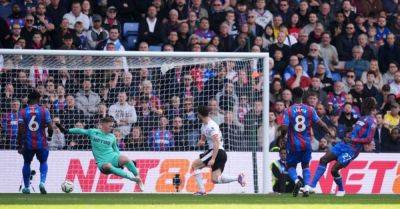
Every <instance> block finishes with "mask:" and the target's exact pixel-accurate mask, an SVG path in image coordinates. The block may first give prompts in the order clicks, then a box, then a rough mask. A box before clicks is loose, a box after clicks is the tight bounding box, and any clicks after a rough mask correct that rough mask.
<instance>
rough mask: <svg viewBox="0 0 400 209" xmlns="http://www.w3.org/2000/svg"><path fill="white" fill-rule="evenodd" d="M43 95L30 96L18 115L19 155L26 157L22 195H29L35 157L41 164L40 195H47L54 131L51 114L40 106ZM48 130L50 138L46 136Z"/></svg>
mask: <svg viewBox="0 0 400 209" xmlns="http://www.w3.org/2000/svg"><path fill="white" fill-rule="evenodd" d="M40 98H41V95H40V93H39V92H37V91H32V92H31V93H30V94H29V96H28V106H27V107H26V108H24V109H22V110H20V111H19V113H18V115H19V116H18V135H17V142H18V145H17V146H18V153H20V154H22V156H23V157H24V166H23V168H22V175H23V179H24V188H23V189H22V193H24V194H29V193H30V190H29V186H30V175H31V162H32V160H33V157H34V156H35V155H36V158H37V159H38V160H39V162H40V184H39V189H40V193H42V194H46V193H47V192H46V189H45V186H44V184H45V182H46V176H47V170H48V167H47V157H48V156H49V147H48V144H47V139H51V136H52V135H53V129H52V126H51V118H50V112H49V110H47V109H46V108H44V107H42V106H39V101H40ZM46 128H47V133H48V138H47V136H46Z"/></svg>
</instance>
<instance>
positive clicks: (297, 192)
mask: <svg viewBox="0 0 400 209" xmlns="http://www.w3.org/2000/svg"><path fill="white" fill-rule="evenodd" d="M301 187H303V183H301V181H299V180H297V181H296V184H295V185H294V188H293V193H292V194H293V197H297V195H299V191H300V188H301Z"/></svg>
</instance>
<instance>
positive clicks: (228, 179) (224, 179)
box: [217, 175, 238, 184]
mask: <svg viewBox="0 0 400 209" xmlns="http://www.w3.org/2000/svg"><path fill="white" fill-rule="evenodd" d="M237 180H238V177H233V176H223V175H220V176H219V177H218V181H217V184H226V183H231V182H234V181H237Z"/></svg>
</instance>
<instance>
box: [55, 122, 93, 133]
mask: <svg viewBox="0 0 400 209" xmlns="http://www.w3.org/2000/svg"><path fill="white" fill-rule="evenodd" d="M56 126H57V127H58V128H59V129H60V131H61V132H62V133H63V134H82V135H89V130H87V129H83V128H70V129H66V128H65V127H64V126H63V125H61V124H60V123H56Z"/></svg>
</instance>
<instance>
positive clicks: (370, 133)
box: [303, 97, 377, 196]
mask: <svg viewBox="0 0 400 209" xmlns="http://www.w3.org/2000/svg"><path fill="white" fill-rule="evenodd" d="M376 106H377V103H376V100H375V99H374V98H372V97H369V98H366V99H365V100H364V101H363V105H362V109H361V110H362V111H363V113H364V116H363V117H361V118H360V119H359V120H358V121H357V122H356V123H355V124H354V125H353V131H352V132H351V133H350V134H348V135H347V136H346V137H345V138H344V141H342V142H340V143H338V144H336V145H335V146H334V147H332V149H331V150H329V151H328V152H327V153H326V154H325V155H324V156H323V157H321V159H320V160H319V166H318V168H317V170H316V171H315V175H314V179H313V180H312V182H311V185H310V187H305V188H304V191H303V192H306V193H308V192H310V193H314V188H315V187H316V186H317V182H318V181H319V179H320V178H321V176H322V175H324V173H325V170H326V166H327V164H328V163H329V162H331V161H334V160H336V163H335V165H334V166H333V167H332V170H331V174H332V176H333V177H334V180H335V183H336V184H337V186H338V191H337V193H336V196H344V195H345V191H344V187H343V182H342V177H341V176H340V173H339V170H341V169H342V168H345V167H346V166H347V165H348V164H349V163H350V162H351V161H353V160H354V159H355V158H356V157H357V156H358V154H359V153H360V151H361V150H362V149H363V148H364V150H365V151H372V150H374V149H375V142H374V135H375V129H376V126H377V125H376V124H377V122H376V119H375V115H376V113H377V110H376Z"/></svg>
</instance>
